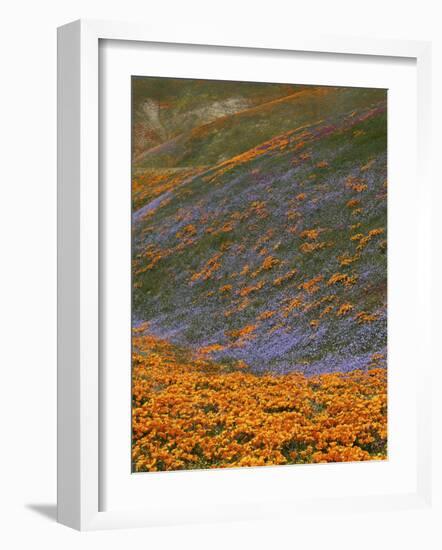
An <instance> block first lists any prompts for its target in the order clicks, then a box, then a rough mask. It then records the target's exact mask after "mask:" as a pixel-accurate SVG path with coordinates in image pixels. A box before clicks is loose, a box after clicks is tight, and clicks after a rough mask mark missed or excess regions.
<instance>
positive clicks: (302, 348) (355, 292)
mask: <svg viewBox="0 0 442 550" xmlns="http://www.w3.org/2000/svg"><path fill="white" fill-rule="evenodd" d="M132 87H133V117H132V119H133V132H132V133H133V166H132V173H133V178H132V208H133V210H132V251H133V253H132V279H133V288H132V304H133V310H132V316H133V318H132V328H133V336H132V467H133V471H134V472H155V471H162V470H179V469H198V468H221V467H239V466H264V465H277V464H298V463H320V462H343V461H361V460H382V459H385V458H386V457H387V123H386V110H387V102H386V91H385V90H377V89H364V88H336V87H319V86H296V85H289V84H256V83H240V82H216V81H200V80H182V79H166V78H145V77H137V78H134V79H133V82H132Z"/></svg>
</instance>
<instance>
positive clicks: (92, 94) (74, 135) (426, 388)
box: [58, 21, 432, 530]
mask: <svg viewBox="0 0 442 550" xmlns="http://www.w3.org/2000/svg"><path fill="white" fill-rule="evenodd" d="M172 34H173V36H166V35H164V34H163V33H162V32H155V30H154V29H153V28H152V29H151V28H147V27H145V26H142V25H141V26H140V25H136V24H127V23H117V22H112V23H110V22H101V21H76V22H73V23H70V24H68V25H65V26H63V27H61V28H59V30H58V189H59V191H58V193H59V194H58V213H59V214H58V235H59V240H58V273H59V275H58V521H59V522H60V523H63V524H65V525H68V526H70V527H73V528H76V529H79V530H91V529H104V528H118V527H140V526H145V527H147V526H152V525H159V524H171V523H178V522H197V521H203V520H213V519H216V518H214V517H212V516H211V515H210V514H209V515H207V514H205V510H204V505H201V510H200V513H199V514H198V513H193V512H192V513H191V514H187V515H186V514H184V513H183V514H182V517H181V518H180V517H179V514H178V516H177V515H176V514H175V515H174V514H172V513H171V514H170V515H169V514H167V512H165V511H164V510H159V511H158V513H156V514H153V513H152V510H150V511H149V510H148V509H141V508H140V509H125V508H123V509H119V510H112V511H101V505H100V490H99V487H100V482H101V481H100V480H101V477H102V476H101V472H100V464H101V463H100V411H102V409H101V408H100V403H99V396H100V347H99V341H100V313H99V311H100V310H99V304H100V284H99V283H100V266H101V264H100V234H99V227H100V225H99V212H100V193H99V149H100V140H99V109H100V105H99V97H100V96H99V42H100V40H115V41H123V40H124V41H129V42H132V43H133V42H146V43H169V44H176V45H179V44H182V45H189V44H192V45H208V46H219V47H228V48H231V49H232V52H233V49H235V48H237V49H244V48H253V49H270V50H284V51H302V52H311V53H312V54H315V53H316V54H319V53H330V54H335V55H355V56H360V55H364V56H381V57H389V58H411V59H413V60H415V62H416V65H417V83H418V91H417V112H418V125H417V144H418V151H417V160H418V178H419V184H420V188H421V191H420V195H419V214H418V220H417V223H418V227H419V241H418V242H419V254H420V256H419V257H420V270H419V288H420V296H419V311H420V314H421V315H422V327H421V331H422V332H421V334H422V337H423V338H424V339H425V340H424V343H425V344H426V346H427V347H426V349H427V350H428V351H427V356H426V360H424V361H422V363H421V365H420V371H421V372H420V374H421V376H420V377H419V384H418V386H417V387H416V397H417V400H418V403H417V419H416V421H417V430H418V434H417V453H418V455H417V488H416V491H415V492H412V493H410V494H407V495H404V494H395V493H392V494H379V495H371V496H366V497H359V498H357V499H355V498H351V497H345V498H340V499H336V501H334V502H333V506H335V508H336V509H340V510H342V511H346V510H350V509H354V508H355V507H357V508H359V509H361V510H366V511H369V510H372V509H377V510H379V509H385V508H387V509H391V508H398V507H399V508H404V507H422V506H427V505H429V502H430V500H431V464H430V462H431V451H430V422H429V417H430V393H431V387H430V372H431V366H432V356H431V343H430V342H429V338H430V336H429V335H430V332H431V330H430V329H429V327H428V323H429V320H428V319H429V317H430V316H429V315H425V312H426V313H428V312H429V311H430V308H431V306H430V299H431V295H430V284H429V281H430V267H429V254H430V249H429V245H428V244H426V243H429V241H430V239H429V231H430V219H431V186H430V184H431V182H430V177H429V172H428V166H429V147H430V143H429V121H430V116H431V111H430V63H431V58H430V52H431V46H430V43H428V42H409V41H392V40H374V39H359V38H345V37H327V38H325V37H318V38H308V37H302V36H301V35H296V37H290V38H285V37H281V38H280V40H278V41H277V42H276V41H272V43H271V44H269V43H267V42H266V40H265V39H264V38H261V37H256V38H250V33H248V34H247V36H248V38H246V39H241V38H240V37H226V38H220V39H209V40H208V39H207V37H206V36H204V31H201V33H200V34H198V36H197V35H195V34H194V33H193V34H192V36H188V35H187V34H186V31H185V30H183V31H182V32H181V33H180V34H178V33H177V32H174V33H172ZM426 324H427V325H426ZM180 475H186V473H183V474H180ZM235 475H241V474H240V472H238V471H237V472H236V474H235ZM290 504H292V505H293V506H292V508H290ZM287 506H289V508H288V510H289V511H290V512H291V513H293V512H294V511H299V510H300V509H299V506H298V507H297V505H296V504H295V503H291V502H290V501H289V502H287V501H285V502H284V507H285V508H287ZM327 506H330V500H326V499H321V498H315V499H312V500H310V501H308V502H307V501H304V502H303V506H302V507H303V510H304V511H306V510H320V509H321V508H323V509H324V508H326V507H327ZM269 508H270V506H269ZM269 508H266V507H265V505H263V503H262V502H256V503H255V506H253V505H252V506H250V508H249V509H248V511H247V513H244V514H241V513H239V512H238V510H236V509H235V508H234V507H233V508H232V513H231V514H224V515H223V514H221V515H220V518H219V519H241V517H248V518H250V517H265V516H266V514H268V513H269ZM280 508H281V509H282V506H281V507H280ZM279 512H281V514H282V511H281V510H280V509H279V508H278V506H275V504H274V503H273V504H272V514H273V515H275V513H276V515H278V514H279Z"/></svg>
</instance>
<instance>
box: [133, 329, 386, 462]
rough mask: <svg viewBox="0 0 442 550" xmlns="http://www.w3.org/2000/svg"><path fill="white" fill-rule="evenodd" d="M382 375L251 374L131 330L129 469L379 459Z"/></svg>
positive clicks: (383, 421) (383, 413) (240, 365)
mask: <svg viewBox="0 0 442 550" xmlns="http://www.w3.org/2000/svg"><path fill="white" fill-rule="evenodd" d="M386 377H387V375H386V371H385V370H384V369H380V368H373V369H372V370H367V371H365V372H362V371H354V372H352V373H349V374H323V375H319V376H313V377H307V376H304V375H303V374H300V373H291V374H286V375H271V374H263V375H261V376H257V375H255V374H253V373H251V372H249V371H248V368H247V365H245V364H244V363H243V362H240V361H239V362H238V363H236V364H234V365H231V364H229V365H223V364H219V363H214V362H213V361H209V360H207V359H204V358H202V357H201V355H200V356H197V357H192V356H191V354H190V353H189V352H187V351H186V350H182V349H179V348H174V347H173V346H171V345H170V344H169V343H167V342H165V341H162V340H159V339H157V338H154V337H152V336H145V335H142V334H140V333H138V334H137V333H134V336H133V371H132V399H133V413H132V434H133V441H132V463H133V469H134V471H137V472H146V471H149V472H154V471H160V470H182V469H197V468H224V467H238V466H264V465H275V464H295V463H314V462H344V461H359V460H383V459H385V458H386V456H387V392H386V389H387V380H386Z"/></svg>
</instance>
